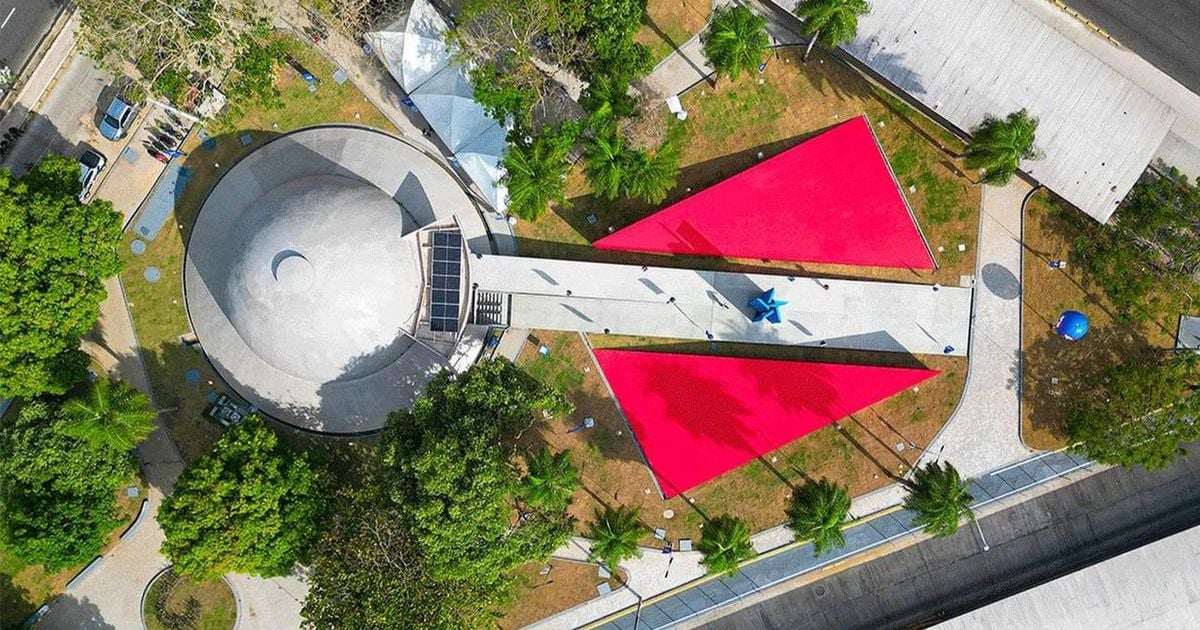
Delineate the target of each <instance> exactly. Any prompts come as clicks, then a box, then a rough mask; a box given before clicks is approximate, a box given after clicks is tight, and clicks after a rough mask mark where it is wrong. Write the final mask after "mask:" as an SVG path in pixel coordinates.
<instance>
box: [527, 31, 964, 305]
mask: <svg viewBox="0 0 1200 630" xmlns="http://www.w3.org/2000/svg"><path fill="white" fill-rule="evenodd" d="M802 52H803V51H801V50H795V49H790V48H789V49H780V50H778V52H777V54H774V55H772V56H771V57H769V58H768V63H767V68H766V70H765V71H764V72H763V73H761V74H752V75H749V76H743V77H742V78H740V79H738V80H735V81H729V80H727V79H722V80H721V81H720V82H719V84H718V86H717V87H716V89H714V88H713V87H712V86H711V85H710V84H708V83H701V84H699V85H697V86H695V87H693V88H692V89H691V90H689V91H688V92H687V93H686V94H685V95H684V97H683V105H684V108H685V109H687V111H688V119H687V121H686V122H684V123H682V124H683V126H684V131H685V134H686V135H685V138H684V140H683V145H682V152H681V158H680V166H681V171H680V174H679V180H678V183H677V185H676V186H675V188H674V189H673V190H672V191H671V193H670V194H669V196H668V197H667V199H666V200H665V201H664V202H663V203H661V204H656V205H651V204H646V203H644V202H641V201H637V200H631V199H618V200H617V201H607V200H604V199H599V198H597V197H595V196H594V195H592V194H591V192H590V188H589V185H588V182H587V180H586V179H585V178H584V176H583V172H582V168H581V167H577V168H575V169H574V170H573V171H572V173H571V175H570V178H569V181H568V184H569V190H568V198H569V202H570V205H569V206H565V207H564V206H555V208H554V213H551V214H548V215H546V216H543V217H542V218H541V219H539V220H538V221H536V222H520V223H518V224H517V236H518V247H519V249H520V252H521V255H523V256H533V257H545V258H572V259H583V260H598V261H606V262H626V263H631V264H653V265H669V266H687V267H691V268H699V269H721V270H760V271H771V270H775V271H776V272H777V273H778V272H785V271H786V272H787V273H793V274H798V275H816V276H826V277H859V278H875V279H889V280H897V281H908V282H925V283H933V282H937V283H941V284H945V285H951V286H957V285H959V284H960V282H961V276H963V275H970V274H973V273H974V268H975V264H974V263H975V239H976V233H977V231H978V217H979V187H978V186H977V185H976V184H975V183H974V181H973V180H972V179H971V178H970V177H968V176H967V175H966V172H965V170H964V169H963V167H962V163H961V161H960V160H959V159H958V158H957V157H956V156H958V155H960V154H961V152H962V150H963V145H962V144H961V142H959V141H958V140H957V138H955V137H954V136H952V135H951V134H949V133H948V132H946V131H945V130H944V129H941V128H940V127H938V126H937V125H936V124H934V123H933V122H932V121H930V120H929V119H927V118H925V117H924V116H922V115H921V114H919V113H917V112H916V111H914V110H912V109H910V108H908V107H907V106H906V105H904V104H903V103H901V102H900V101H898V100H897V99H895V98H894V97H891V96H890V95H888V94H886V93H885V92H883V91H882V90H880V89H879V88H878V87H876V86H875V85H873V84H871V83H870V82H868V81H867V80H866V79H864V78H863V77H861V76H860V75H859V74H857V73H856V72H855V71H854V70H852V69H850V68H848V67H846V66H845V65H843V64H842V63H841V62H839V61H836V60H834V59H833V58H832V57H830V56H828V55H826V54H824V53H822V52H820V51H814V53H813V55H812V58H811V59H810V61H809V62H808V63H807V64H804V63H801V62H800V54H801V53H802ZM860 114H866V115H867V117H868V119H869V120H870V122H871V124H872V129H873V130H874V132H875V134H876V136H877V137H878V138H879V141H880V144H881V145H882V147H883V151H884V154H885V155H886V156H887V158H888V160H889V161H890V163H891V165H892V169H893V171H894V172H895V174H896V177H897V179H898V181H899V183H900V185H901V188H902V189H903V191H904V195H905V197H907V199H908V201H909V203H910V205H911V206H912V209H913V212H914V214H915V215H916V217H917V222H918V224H919V226H920V228H921V230H922V231H923V233H924V235H925V237H926V239H927V241H928V242H929V246H930V248H931V249H932V250H933V256H934V259H935V260H936V261H937V263H938V265H939V266H940V268H939V269H937V270H935V271H931V272H926V271H919V270H910V269H883V268H863V267H849V266H844V265H816V264H799V263H789V262H778V261H771V262H767V261H747V260H739V261H731V260H727V259H721V258H703V257H688V256H673V257H664V256H656V255H648V254H647V255H638V254H630V253H626V252H610V251H601V250H596V249H594V248H592V247H591V245H590V244H591V243H592V242H593V241H595V240H597V239H599V238H600V237H602V236H604V235H606V234H608V233H609V228H613V229H619V228H622V227H624V226H626V225H629V224H631V223H633V222H635V221H637V220H639V219H642V218H644V217H646V216H648V215H650V214H652V213H653V212H655V211H657V210H659V209H661V208H663V207H666V206H667V205H669V204H671V203H673V202H675V201H678V200H680V199H682V198H685V197H687V196H689V195H691V194H693V193H695V192H698V191H700V190H702V189H704V188H706V187H708V186H712V185H713V184H716V183H717V182H720V181H722V180H724V179H727V178H729V177H730V176H732V175H734V174H736V173H738V172H740V171H743V170H745V169H746V168H748V167H750V166H752V165H754V164H755V163H757V162H758V161H760V160H761V159H764V158H767V157H771V156H773V155H776V154H778V153H780V152H782V151H784V150H786V149H789V148H791V147H793V146H795V145H797V144H798V143H800V142H802V141H803V140H805V139H807V138H810V137H812V136H814V135H816V134H817V133H819V132H821V131H824V130H826V129H827V128H829V127H831V126H833V125H836V124H838V123H840V122H845V121H847V120H850V119H851V118H854V117H855V116H858V115H860ZM647 115H665V113H664V112H662V111H661V110H657V111H655V112H652V113H650V114H647ZM943 147H944V148H943ZM797 176H798V177H803V173H798V174H797ZM847 194H852V191H847ZM762 211H763V212H770V208H763V209H762ZM590 215H594V216H595V221H594V222H591V221H589V219H588V217H589V216H590ZM829 229H838V227H837V226H830V227H829ZM960 246H961V251H960Z"/></svg>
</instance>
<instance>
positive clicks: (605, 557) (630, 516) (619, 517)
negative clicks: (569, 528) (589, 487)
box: [588, 505, 645, 570]
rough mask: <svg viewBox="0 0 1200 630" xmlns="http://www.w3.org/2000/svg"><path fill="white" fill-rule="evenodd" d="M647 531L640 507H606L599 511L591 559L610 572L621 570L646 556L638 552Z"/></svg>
mask: <svg viewBox="0 0 1200 630" xmlns="http://www.w3.org/2000/svg"><path fill="white" fill-rule="evenodd" d="M644 533H645V530H644V529H643V528H642V525H641V524H640V523H638V509H637V508H636V507H629V506H625V505H622V506H619V507H617V508H613V507H611V506H605V507H604V509H603V510H596V520H595V521H594V522H593V523H592V532H591V538H592V549H591V551H590V552H589V553H588V560H592V561H596V562H600V563H601V564H603V565H604V566H606V567H608V568H609V570H614V569H616V568H617V566H618V565H620V564H621V562H623V561H625V560H626V559H629V558H636V557H638V556H640V555H642V552H641V551H640V550H639V549H638V540H640V539H641V537H642V534H644Z"/></svg>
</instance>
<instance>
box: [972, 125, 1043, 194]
mask: <svg viewBox="0 0 1200 630" xmlns="http://www.w3.org/2000/svg"><path fill="white" fill-rule="evenodd" d="M1037 127H1038V119H1037V118H1034V117H1033V116H1030V115H1029V112H1027V111H1025V110H1024V109H1022V110H1021V111H1017V112H1013V113H1011V114H1009V115H1008V117H1007V118H1005V119H1004V120H1000V119H999V118H996V117H995V116H988V117H987V118H984V119H983V123H981V124H980V125H979V126H978V127H976V128H975V129H974V130H972V132H971V141H970V143H969V144H968V145H967V159H966V164H967V168H977V169H983V178H982V180H981V181H982V182H983V183H985V184H992V185H994V186H1003V185H1005V184H1007V183H1008V180H1010V179H1012V176H1013V174H1014V173H1016V172H1017V168H1019V167H1020V165H1021V160H1038V159H1041V158H1042V152H1041V151H1039V150H1038V149H1037V147H1035V146H1033V140H1034V136H1035V135H1036V134H1037Z"/></svg>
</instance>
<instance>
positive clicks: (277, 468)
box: [158, 416, 326, 580]
mask: <svg viewBox="0 0 1200 630" xmlns="http://www.w3.org/2000/svg"><path fill="white" fill-rule="evenodd" d="M324 486H325V483H324V479H323V478H322V476H321V475H320V474H319V473H318V472H317V471H315V470H313V468H312V467H311V466H310V465H309V463H308V461H307V459H305V458H304V457H303V456H297V455H293V454H292V453H291V452H289V451H287V450H286V449H284V448H283V447H281V446H280V445H279V443H278V438H276V437H275V433H274V432H273V431H271V429H270V428H268V427H267V426H266V425H265V424H263V421H262V420H260V419H258V418H257V417H254V416H251V417H249V418H247V419H246V420H245V421H244V422H242V423H241V424H239V425H236V426H234V427H233V428H231V429H229V430H228V431H227V432H226V433H225V435H223V436H221V439H220V440H218V441H217V444H216V445H215V446H214V447H213V450H212V452H210V453H208V454H207V455H205V456H203V457H201V458H200V459H198V460H196V461H195V462H193V463H192V464H191V465H189V466H188V467H187V468H186V469H184V471H183V474H181V475H180V476H179V481H178V482H177V483H176V484H175V491H174V493H173V494H172V495H171V496H170V497H167V498H166V499H165V500H164V501H163V505H162V509H161V510H159V513H158V522H159V524H160V525H162V528H163V533H164V534H165V535H166V540H165V541H164V542H163V547H162V551H163V554H164V555H166V556H167V557H169V558H171V560H172V562H174V563H175V570H176V571H177V572H178V573H179V574H181V575H186V576H188V577H191V578H194V579H197V580H205V579H213V578H216V577H219V576H221V575H224V574H226V573H251V574H256V575H262V576H268V577H269V576H277V575H287V574H289V573H291V571H292V567H293V565H294V564H295V563H296V562H302V561H304V560H305V559H307V557H308V556H307V551H308V549H309V547H310V546H311V544H312V543H313V541H314V540H315V539H316V537H317V534H318V533H319V532H320V525H321V521H322V519H323V517H324V514H325V512H326V506H325V492H326V489H325V487H324Z"/></svg>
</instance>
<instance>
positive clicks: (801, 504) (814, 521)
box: [787, 478, 850, 556]
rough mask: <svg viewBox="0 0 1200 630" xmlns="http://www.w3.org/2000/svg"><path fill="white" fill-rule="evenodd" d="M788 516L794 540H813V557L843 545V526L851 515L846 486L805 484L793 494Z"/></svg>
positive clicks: (808, 482) (827, 482)
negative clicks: (794, 535) (794, 533)
mask: <svg viewBox="0 0 1200 630" xmlns="http://www.w3.org/2000/svg"><path fill="white" fill-rule="evenodd" d="M787 514H788V517H789V518H791V519H792V524H791V527H792V530H793V531H795V532H796V538H807V539H810V540H812V544H813V555H814V556H819V555H821V554H822V553H824V552H825V551H828V550H830V549H833V548H834V547H839V548H840V547H845V546H846V537H845V536H844V535H843V534H842V523H844V522H845V521H846V517H847V516H849V514H850V492H849V491H848V489H847V488H846V486H843V485H839V484H836V483H834V482H832V481H829V480H828V479H825V478H822V479H821V480H820V481H807V482H805V483H804V485H802V486H800V487H799V488H797V489H796V491H795V493H794V494H793V495H792V504H791V505H790V506H789V507H788V511H787Z"/></svg>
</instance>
